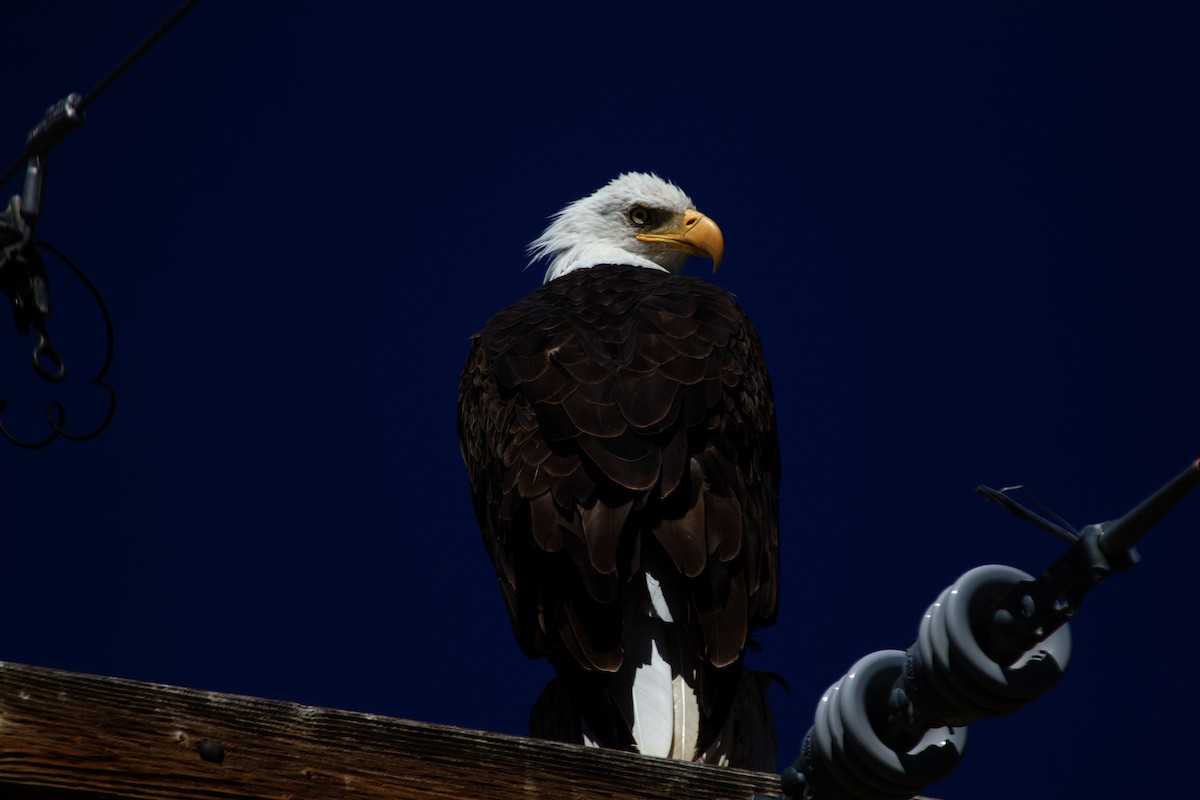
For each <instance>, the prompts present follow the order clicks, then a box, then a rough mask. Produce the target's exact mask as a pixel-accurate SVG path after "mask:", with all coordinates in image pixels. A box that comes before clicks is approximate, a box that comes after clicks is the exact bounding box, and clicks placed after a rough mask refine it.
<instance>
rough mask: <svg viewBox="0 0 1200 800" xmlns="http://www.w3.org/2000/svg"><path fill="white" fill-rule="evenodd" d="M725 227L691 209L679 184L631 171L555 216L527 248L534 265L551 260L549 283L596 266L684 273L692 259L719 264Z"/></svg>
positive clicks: (715, 265)
mask: <svg viewBox="0 0 1200 800" xmlns="http://www.w3.org/2000/svg"><path fill="white" fill-rule="evenodd" d="M724 249H725V241H724V239H723V238H722V236H721V229H720V228H718V227H717V224H716V223H715V222H713V221H712V220H711V219H709V218H708V217H706V216H704V215H703V214H701V213H700V212H699V211H696V210H695V209H694V208H692V201H691V199H690V198H689V197H688V196H687V195H686V194H684V193H683V190H682V189H680V188H679V187H678V186H676V185H675V184H673V183H671V182H670V181H665V180H663V179H662V178H660V177H658V176H657V175H654V174H649V175H647V174H646V173H643V172H627V173H625V174H623V175H621V176H619V177H618V178H616V179H615V180H613V181H611V182H610V183H609V184H608V185H606V186H604V187H603V188H601V189H600V190H599V191H597V192H596V193H595V194H592V195H589V196H587V197H585V198H583V199H582V200H576V201H575V202H574V203H571V204H570V205H569V206H567V207H566V208H564V209H563V210H562V211H559V212H558V213H557V214H555V215H554V216H553V217H552V218H551V222H550V226H549V227H548V228H546V230H545V232H544V233H543V234H542V235H541V236H539V237H538V238H537V239H535V240H534V241H533V243H532V244H530V245H529V254H530V263H531V264H532V263H533V262H535V261H539V260H541V259H543V258H548V259H550V265H549V266H548V267H547V268H546V281H547V282H549V281H552V280H554V279H555V278H558V277H561V276H562V275H566V274H567V273H568V272H572V271H574V270H577V269H586V268H588V267H594V266H597V265H598V264H629V265H633V266H638V267H649V268H651V269H660V270H664V271H667V272H680V271H681V270H682V269H683V262H684V261H685V260H686V259H687V257H688V256H704V257H706V258H711V259H712V261H713V272H716V271H717V267H719V266H720V264H721V255H722V253H723V252H724Z"/></svg>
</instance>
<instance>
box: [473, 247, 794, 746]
mask: <svg viewBox="0 0 1200 800" xmlns="http://www.w3.org/2000/svg"><path fill="white" fill-rule="evenodd" d="M459 436H460V441H461V444H462V448H463V457H464V459H465V460H466V463H467V468H468V472H469V475H470V482H471V489H472V492H473V494H474V500H475V510H476V514H477V516H478V518H479V524H480V527H481V529H482V532H483V538H484V542H485V544H486V545H487V547H488V551H489V553H490V554H491V556H492V560H493V562H494V563H495V566H496V572H497V576H498V577H499V580H500V584H501V588H502V590H503V594H504V597H505V600H506V602H507V604H508V610H509V612H510V615H511V618H512V621H513V627H514V630H515V633H516V636H517V640H518V642H519V643H520V645H521V647H522V649H523V650H524V651H525V652H526V653H527V654H528V655H530V656H531V657H536V656H543V655H544V656H548V657H550V659H551V660H552V662H553V663H554V664H555V666H556V668H557V669H558V670H559V672H560V676H561V677H563V678H564V680H565V681H566V683H567V685H568V686H569V687H573V689H574V690H575V691H574V694H575V696H576V701H575V702H576V704H577V705H579V706H581V708H580V711H581V713H582V714H583V716H584V718H585V720H587V722H588V724H589V725H590V726H591V727H592V728H593V730H594V731H595V732H596V733H597V734H598V735H600V736H601V737H602V738H607V739H608V741H609V743H610V744H612V745H614V746H628V745H629V744H630V743H631V739H630V734H629V731H628V730H621V727H620V725H619V724H616V723H614V722H612V720H611V717H612V716H613V715H612V714H611V710H612V707H613V700H612V698H611V697H609V696H608V695H607V694H606V690H605V688H604V683H603V681H601V680H599V677H600V674H601V673H606V672H612V671H615V670H617V669H618V668H619V667H620V665H621V661H622V657H623V650H622V629H623V624H624V623H623V620H622V614H623V611H622V608H621V603H620V595H621V591H622V588H623V587H625V586H626V585H627V584H628V583H629V582H630V581H631V579H633V578H634V577H635V576H637V575H638V572H639V569H640V568H641V567H642V566H644V565H645V564H648V563H654V564H656V565H660V566H658V567H657V568H658V569H662V568H664V566H665V565H671V566H670V567H667V568H668V569H673V570H674V573H672V574H673V575H674V576H675V577H671V578H670V582H671V583H672V584H673V588H675V589H676V590H677V591H680V592H681V593H682V602H681V606H680V607H681V608H684V609H686V620H685V621H684V624H685V625H686V627H687V631H688V635H689V640H690V642H691V643H692V648H693V650H694V651H695V654H696V656H697V657H698V659H699V660H700V662H701V663H702V664H704V665H706V667H705V670H704V674H703V675H701V676H700V679H699V690H700V695H701V697H700V707H701V710H702V713H703V714H704V715H705V717H706V720H705V721H704V722H702V724H701V735H700V749H701V750H703V748H704V747H706V746H707V744H708V742H710V741H711V740H712V739H713V737H715V736H716V733H717V731H718V730H719V727H720V723H721V721H722V719H723V717H724V715H725V713H726V711H727V710H728V707H729V703H730V702H731V700H732V697H733V693H734V689H735V688H736V686H737V682H738V680H739V678H740V665H741V660H742V654H743V652H744V649H745V646H746V642H747V637H748V635H749V632H750V631H752V630H753V629H755V628H757V627H760V626H764V625H767V624H770V623H771V622H773V621H774V618H775V615H776V610H777V608H778V601H779V581H778V577H779V531H778V522H777V519H778V489H779V484H778V481H779V445H778V441H777V437H776V430H775V410H774V403H773V400H772V396H771V389H770V381H769V379H768V376H767V371H766V366H765V364H764V361H763V355H762V348H761V345H760V344H759V341H758V336H757V334H756V333H755V331H754V329H753V327H752V326H751V325H750V321H749V320H748V319H747V317H746V315H745V314H744V313H743V312H742V310H741V309H740V308H738V306H737V305H736V304H735V303H734V302H733V300H732V298H731V297H730V295H729V294H728V293H727V292H725V291H723V290H721V289H719V288H716V287H714V286H713V285H711V284H709V283H707V282H705V281H703V280H699V279H696V278H689V277H684V276H680V275H673V274H669V273H666V272H658V271H656V270H650V269H645V268H640V267H626V266H602V267H596V268H592V269H581V270H576V271H575V272H572V273H570V274H567V275H565V276H563V277H560V278H557V279H555V280H553V281H551V282H550V283H548V284H546V285H545V286H542V287H541V288H539V289H537V290H536V291H534V292H533V293H531V294H530V295H529V296H528V297H526V298H524V299H523V300H520V301H519V302H517V303H515V304H513V305H511V306H509V307H508V308H506V309H504V310H502V311H500V312H499V313H498V314H496V315H495V316H494V317H493V318H492V319H491V320H490V321H489V322H488V324H487V326H486V327H485V328H484V329H483V331H481V332H480V333H479V334H478V335H477V336H476V337H474V339H473V343H472V347H471V352H470V355H469V356H468V358H467V363H466V368H465V369H464V371H463V377H462V383H461V387H460V393H459ZM656 574H657V573H656ZM581 695H582V696H584V698H585V699H584V700H582V701H581V700H580V699H579V698H580V696H581ZM589 695H590V696H591V699H587V698H588V696H589ZM606 715H607V717H608V719H605V716H606ZM618 718H619V715H618ZM707 718H711V721H710V720H709V719H707ZM705 723H708V724H705Z"/></svg>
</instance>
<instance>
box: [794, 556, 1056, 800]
mask: <svg viewBox="0 0 1200 800" xmlns="http://www.w3.org/2000/svg"><path fill="white" fill-rule="evenodd" d="M1029 580H1032V579H1031V577H1030V576H1029V575H1028V574H1027V573H1025V572H1022V571H1021V570H1019V569H1015V568H1013V567H1007V566H1003V565H998V564H991V565H987V566H983V567H976V568H975V569H973V570H971V571H969V572H967V573H966V574H964V575H962V576H961V577H960V578H959V579H958V580H957V581H956V582H955V583H954V585H952V586H949V587H947V588H946V590H945V591H943V592H942V593H941V595H940V596H939V597H938V599H937V600H936V601H935V602H934V603H933V605H931V606H930V607H929V609H928V610H927V611H926V613H925V617H924V618H923V619H922V620H921V625H920V629H919V631H918V634H917V639H916V641H915V642H914V643H913V645H912V647H910V648H909V649H908V651H907V652H902V651H900V650H881V651H879V652H875V653H871V654H870V655H868V656H865V657H863V658H861V659H859V660H858V661H857V662H856V663H855V664H854V666H852V667H851V668H850V671H849V672H848V673H847V674H846V675H845V677H843V678H842V679H841V680H840V681H838V682H837V683H835V684H834V685H833V686H831V687H829V690H828V691H826V692H825V695H824V696H823V697H822V698H821V701H820V702H819V703H818V704H817V711H816V715H815V718H814V722H813V727H812V728H811V729H810V730H809V731H808V734H807V735H806V736H805V737H804V743H803V745H802V747H801V753H800V757H799V758H797V759H796V762H795V764H793V766H792V768H791V769H792V770H793V771H794V774H793V775H790V776H789V777H794V780H790V781H788V782H787V784H788V786H790V787H791V788H792V789H793V790H796V791H799V792H802V794H799V795H792V794H791V793H790V792H789V795H788V796H793V797H801V796H802V797H804V798H807V799H808V800H892V798H895V799H896V800H900V798H908V797H912V796H913V795H914V794H916V793H917V792H919V791H920V790H921V789H923V788H924V787H926V786H928V785H929V784H931V783H936V782H937V781H939V780H941V779H943V778H945V777H946V776H947V775H949V774H950V773H951V772H952V771H953V770H954V768H955V767H956V766H958V762H959V761H960V760H961V759H962V754H963V750H964V748H965V747H966V743H967V728H966V726H967V725H968V724H970V723H971V722H974V721H975V720H976V719H979V718H980V717H992V716H1000V715H1004V714H1008V713H1011V712H1013V711H1016V710H1017V709H1018V708H1021V707H1022V706H1024V705H1026V704H1027V703H1029V702H1030V701H1032V700H1034V699H1035V698H1037V697H1038V696H1039V695H1041V694H1042V693H1043V692H1045V691H1047V690H1049V689H1050V688H1051V687H1053V686H1054V685H1055V684H1056V683H1058V680H1059V678H1061V677H1062V675H1063V672H1064V671H1065V670H1066V668H1067V664H1068V662H1069V661H1070V658H1071V633H1070V630H1069V628H1068V627H1067V626H1066V625H1063V626H1062V627H1061V628H1059V629H1058V630H1056V631H1055V632H1054V633H1052V634H1051V635H1050V636H1049V637H1048V638H1046V639H1045V640H1044V641H1042V642H1040V643H1038V645H1037V646H1036V648H1035V649H1033V650H1030V651H1029V652H1027V653H1025V654H1023V655H1022V656H1021V657H1020V658H1017V659H1016V660H1015V661H1013V662H1012V663H1007V664H1004V663H998V662H997V661H995V660H994V659H993V658H992V657H990V656H989V655H988V651H987V647H988V640H989V638H990V637H989V632H990V631H991V630H992V626H993V625H997V624H1001V625H1002V624H1003V623H1004V620H1002V619H997V618H996V617H995V616H994V610H995V605H996V603H997V601H998V600H1000V599H1001V598H1003V597H1005V596H1006V595H1007V594H1008V593H1009V592H1010V591H1012V590H1013V589H1014V587H1016V586H1018V585H1019V584H1021V583H1022V582H1024V581H1029ZM1025 611H1028V612H1029V613H1031V614H1032V613H1033V609H1032V608H1029V609H1019V610H1018V613H1022V612H1025ZM981 638H982V641H981ZM785 791H787V787H785Z"/></svg>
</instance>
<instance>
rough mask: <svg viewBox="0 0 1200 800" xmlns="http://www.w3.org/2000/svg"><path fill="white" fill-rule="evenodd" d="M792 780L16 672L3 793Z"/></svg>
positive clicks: (586, 798) (533, 790)
mask: <svg viewBox="0 0 1200 800" xmlns="http://www.w3.org/2000/svg"><path fill="white" fill-rule="evenodd" d="M755 792H758V793H762V794H767V795H775V796H778V795H779V780H778V776H775V775H767V774H760V773H754V772H745V771H742V770H732V769H721V768H719V767H710V766H702V765H695V764H681V763H678V762H673V761H668V760H665V759H658V758H648V757H642V756H637V755H632V754H629V753H621V752H614V751H606V750H597V749H590V748H583V747H575V746H571V745H564V744H557V743H554V742H543V741H538V740H535V739H524V738H520V737H515V736H504V735H500V734H494V733H485V732H481V731H472V730H464V729H461V728H453V727H449V726H445V725H431V724H427V723H420V722H410V721H407V720H399V719H390V718H385V717H378V716H375V715H372V714H361V713H354V712H349V711H337V710H333V709H325V708H313V707H309V706H301V705H297V704H294V703H285V702H279V701H274V700H263V699H260V698H253V697H242V696H238V695H230V694H218V693H214V692H202V691H196V690H193V689H182V688H179V687H174V686H164V685H160V684H152V683H142V682H138V681H130V680H122V679H118V678H106V677H96V676H91V675H81V674H77V673H71V672H63V671H59V670H51V669H45V668H42V667H31V666H24V665H20V664H7V663H2V662H0V797H6V798H7V797H19V798H28V800H82V798H89V799H103V800H116V799H118V798H120V799H121V800H125V799H126V798H153V799H157V798H172V799H173V800H175V799H178V800H193V798H194V799H195V800H201V799H203V800H249V798H270V800H295V799H297V798H322V799H324V798H329V799H330V800H334V799H336V798H361V800H371V799H372V798H389V799H390V800H409V799H410V798H411V799H412V800H417V799H418V798H419V799H420V800H435V799H436V798H447V799H448V798H454V799H455V800H462V798H473V797H482V798H489V799H490V800H517V798H520V800H530V799H531V798H545V799H546V800H551V798H553V800H572V799H576V800H617V799H618V798H630V799H632V798H642V799H643V800H655V799H656V798H662V799H663V800H667V798H670V799H671V800H678V799H679V798H691V799H692V800H718V799H719V800H749V799H750V798H751V797H752V796H753V795H754V793H755Z"/></svg>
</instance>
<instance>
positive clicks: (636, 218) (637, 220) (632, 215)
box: [629, 206, 650, 228]
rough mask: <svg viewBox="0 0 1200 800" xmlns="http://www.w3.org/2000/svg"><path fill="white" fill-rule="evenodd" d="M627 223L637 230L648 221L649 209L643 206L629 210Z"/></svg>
mask: <svg viewBox="0 0 1200 800" xmlns="http://www.w3.org/2000/svg"><path fill="white" fill-rule="evenodd" d="M629 221H630V222H632V223H633V224H634V225H637V226H638V227H639V228H640V227H642V226H643V225H645V224H646V223H647V222H649V221H650V209H648V208H646V207H645V206H634V207H633V208H631V209H629Z"/></svg>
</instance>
